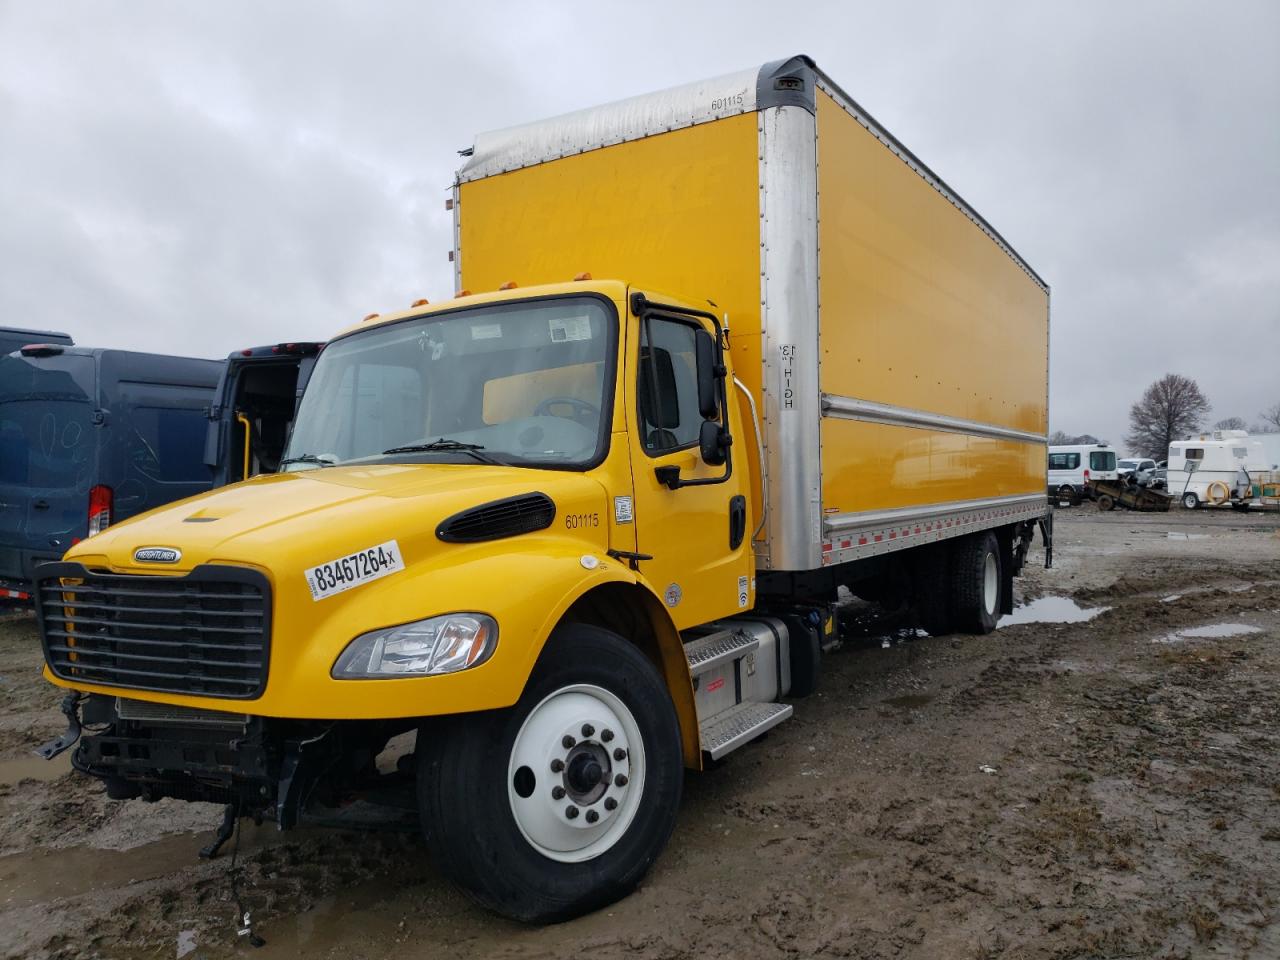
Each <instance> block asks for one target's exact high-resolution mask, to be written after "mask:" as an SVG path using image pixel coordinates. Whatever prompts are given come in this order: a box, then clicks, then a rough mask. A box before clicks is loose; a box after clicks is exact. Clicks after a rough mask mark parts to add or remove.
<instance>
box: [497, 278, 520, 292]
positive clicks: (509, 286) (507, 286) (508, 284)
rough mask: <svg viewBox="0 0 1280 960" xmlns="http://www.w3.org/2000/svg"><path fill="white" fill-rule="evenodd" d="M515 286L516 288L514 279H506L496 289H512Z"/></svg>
mask: <svg viewBox="0 0 1280 960" xmlns="http://www.w3.org/2000/svg"><path fill="white" fill-rule="evenodd" d="M515 288H516V282H515V281H514V280H508V281H507V282H506V283H504V284H503V285H502V286H500V287H499V288H498V289H499V290H514V289H515Z"/></svg>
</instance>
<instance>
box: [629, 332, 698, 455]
mask: <svg viewBox="0 0 1280 960" xmlns="http://www.w3.org/2000/svg"><path fill="white" fill-rule="evenodd" d="M697 329H698V328H697V327H696V326H694V325H693V324H691V323H686V322H683V321H680V320H672V319H669V318H667V317H659V316H650V317H648V318H646V320H645V322H644V325H643V326H642V327H641V330H640V385H639V386H640V389H639V399H640V403H639V407H640V445H641V446H642V447H643V448H644V450H645V452H646V453H647V454H649V455H650V456H654V457H656V456H661V455H662V454H665V453H670V452H671V451H672V450H681V449H684V448H685V447H689V446H693V445H694V444H696V443H697V442H698V432H699V430H700V429H701V427H702V416H701V414H700V413H699V411H698V373H697V365H696V360H695V356H696V355H695V352H694V333H695V332H696V331H697Z"/></svg>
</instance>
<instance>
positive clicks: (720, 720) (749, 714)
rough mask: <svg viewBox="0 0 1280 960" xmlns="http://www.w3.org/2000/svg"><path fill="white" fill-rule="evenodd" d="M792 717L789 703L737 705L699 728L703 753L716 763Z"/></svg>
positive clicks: (708, 720) (709, 719) (711, 718)
mask: <svg viewBox="0 0 1280 960" xmlns="http://www.w3.org/2000/svg"><path fill="white" fill-rule="evenodd" d="M789 716H791V704H789V703H758V702H748V703H740V704H738V705H737V706H736V707H730V708H729V709H728V710H725V711H724V712H723V713H718V714H716V715H715V716H714V717H710V718H708V719H707V721H706V722H705V723H703V724H702V725H701V727H700V732H701V735H702V752H703V753H706V754H710V756H711V759H712V760H719V759H720V758H721V757H723V756H724V755H725V754H726V753H731V752H732V751H734V750H737V749H738V747H740V746H742V745H743V744H744V743H749V742H750V741H752V740H754V739H755V738H756V737H758V736H760V735H761V734H763V733H765V732H767V731H769V730H771V729H773V728H774V727H776V726H777V725H778V724H780V723H781V722H782V721H783V720H785V719H787V717H789Z"/></svg>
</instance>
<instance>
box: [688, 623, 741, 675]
mask: <svg viewBox="0 0 1280 960" xmlns="http://www.w3.org/2000/svg"><path fill="white" fill-rule="evenodd" d="M759 646H760V641H759V640H757V639H756V638H755V637H752V636H749V635H747V634H746V633H744V632H743V631H741V630H721V631H720V632H719V633H712V634H708V635H707V636H705V637H700V638H699V639H697V640H694V641H693V642H691V643H686V644H685V647H684V655H685V657H686V658H687V659H688V660H689V675H690V676H694V677H697V676H701V675H702V674H704V673H707V672H708V671H710V670H714V669H715V668H716V667H719V666H721V665H722V664H724V663H725V662H726V661H731V660H737V659H738V658H739V657H745V656H746V655H747V654H748V653H751V652H752V651H754V650H756V649H757V648H759Z"/></svg>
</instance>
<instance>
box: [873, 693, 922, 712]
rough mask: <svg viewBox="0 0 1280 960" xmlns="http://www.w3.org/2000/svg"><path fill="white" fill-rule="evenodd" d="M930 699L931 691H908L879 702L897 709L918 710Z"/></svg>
mask: <svg viewBox="0 0 1280 960" xmlns="http://www.w3.org/2000/svg"><path fill="white" fill-rule="evenodd" d="M932 699H933V694H932V693H909V694H907V695H906V696H902V697H890V698H889V699H888V700H881V701H880V702H881V703H883V704H884V705H885V706H886V707H894V708H895V709H898V710H919V709H920V708H921V707H923V706H924V705H925V704H926V703H928V702H929V701H931V700H932Z"/></svg>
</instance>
